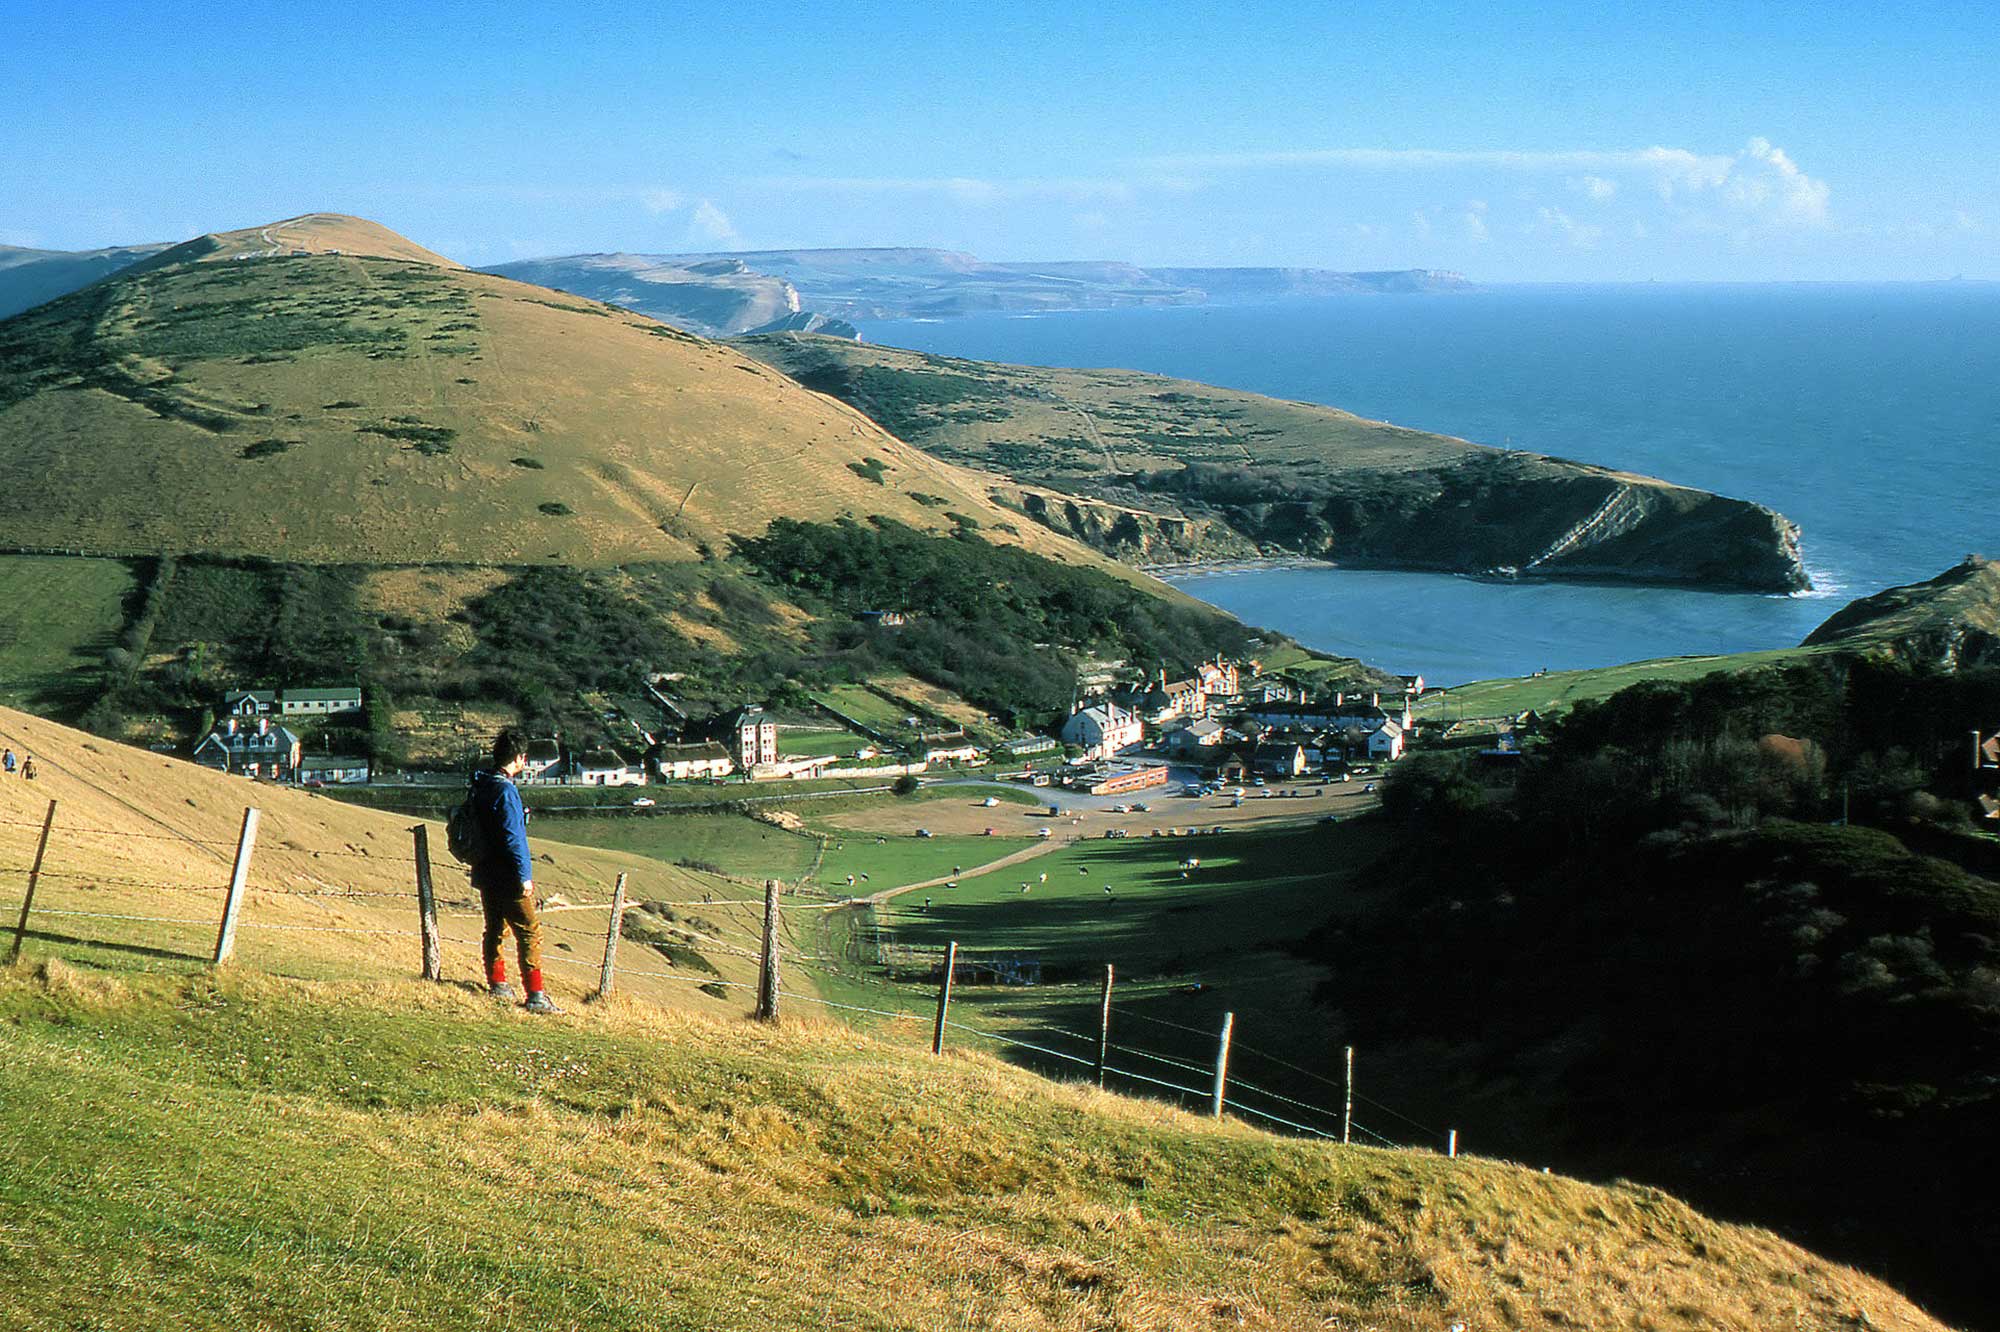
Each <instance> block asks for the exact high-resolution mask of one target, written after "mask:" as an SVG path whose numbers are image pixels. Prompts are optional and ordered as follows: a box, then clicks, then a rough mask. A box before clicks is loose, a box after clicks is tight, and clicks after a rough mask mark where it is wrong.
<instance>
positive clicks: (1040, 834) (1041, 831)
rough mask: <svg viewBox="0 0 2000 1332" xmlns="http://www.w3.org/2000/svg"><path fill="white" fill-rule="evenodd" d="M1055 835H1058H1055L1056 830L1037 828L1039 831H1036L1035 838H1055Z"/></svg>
mask: <svg viewBox="0 0 2000 1332" xmlns="http://www.w3.org/2000/svg"><path fill="white" fill-rule="evenodd" d="M1055 835H1056V834H1055V830H1054V829H1053V828H1037V829H1035V836H1037V837H1054V836H1055Z"/></svg>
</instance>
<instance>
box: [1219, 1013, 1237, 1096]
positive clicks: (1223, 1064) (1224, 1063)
mask: <svg viewBox="0 0 2000 1332" xmlns="http://www.w3.org/2000/svg"><path fill="white" fill-rule="evenodd" d="M1235 1027H1236V1014H1234V1013H1224V1014H1223V1015H1222V1040H1221V1042H1220V1043H1219V1044H1218V1045H1217V1046H1216V1047H1215V1111H1214V1113H1215V1117H1216V1118H1217V1119H1220V1118H1222V1097H1223V1093H1224V1092H1225V1091H1226V1090H1227V1089H1228V1086H1229V1034H1230V1032H1231V1031H1233V1030H1235Z"/></svg>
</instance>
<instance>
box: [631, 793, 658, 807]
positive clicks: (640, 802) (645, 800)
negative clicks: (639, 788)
mask: <svg viewBox="0 0 2000 1332" xmlns="http://www.w3.org/2000/svg"><path fill="white" fill-rule="evenodd" d="M657 803H658V802H657V801H655V800H654V799H653V797H651V796H633V797H632V808H634V809H651V808H652V807H653V806H654V805H655V804H657Z"/></svg>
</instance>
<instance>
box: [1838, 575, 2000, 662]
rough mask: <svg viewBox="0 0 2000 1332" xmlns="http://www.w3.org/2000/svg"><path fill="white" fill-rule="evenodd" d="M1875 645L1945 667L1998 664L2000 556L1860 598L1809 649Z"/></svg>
mask: <svg viewBox="0 0 2000 1332" xmlns="http://www.w3.org/2000/svg"><path fill="white" fill-rule="evenodd" d="M1822 645H1831V646H1839V647H1852V648H1857V649H1862V650H1870V649H1872V650H1874V651H1877V652H1881V653H1884V654H1887V655H1891V656H1898V657H1902V658H1904V659H1906V660H1909V661H1911V662H1913V663H1917V664H1920V665H1926V666H1937V667H1941V668H1943V669H1946V670H1961V669H1969V668H1971V667H1975V666H2000V561H1995V560H1988V559H1982V558H1980V557H1979V556H1976V555H1973V556H1968V557H1966V559H1965V560H1964V562H1962V563H1960V564H1956V565H1953V566H1952V567H1951V568H1949V569H1947V570H1945V571H1944V572H1943V573H1941V574H1939V575H1938V576H1937V577H1936V578H1932V579H1928V580H1926V581H1925V582H1921V583H1910V584H1907V585H1905V586H1903V587H1892V588H1889V589H1888V590H1886V591H1883V592H1877V593H1876V594H1875V595H1874V596H1872V597H1863V598H1861V599H1860V600H1859V601H1853V602H1849V603H1848V605H1847V606H1846V607H1845V608H1844V609H1842V610H1841V611H1839V612H1837V613H1836V614H1835V615H1833V616H1832V617H1831V618H1830V619H1828V620H1827V622H1826V623H1825V624H1822V625H1821V626H1820V627H1819V628H1817V629H1815V630H1813V631H1812V633H1810V634H1808V635H1807V636H1806V641H1805V646H1807V647H1818V646H1822Z"/></svg>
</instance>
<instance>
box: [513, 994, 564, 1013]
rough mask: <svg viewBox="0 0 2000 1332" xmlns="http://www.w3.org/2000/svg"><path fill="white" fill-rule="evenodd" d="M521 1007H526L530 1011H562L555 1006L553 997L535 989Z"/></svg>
mask: <svg viewBox="0 0 2000 1332" xmlns="http://www.w3.org/2000/svg"><path fill="white" fill-rule="evenodd" d="M522 1007H523V1008H525V1009H527V1010H528V1011H529V1012H530V1013H560V1012H562V1010H561V1009H560V1008H557V1007H556V1005H555V1001H554V1000H553V999H550V998H549V996H548V995H547V994H546V993H545V992H544V991H541V990H536V991H535V992H534V993H533V994H531V995H529V996H528V1002H527V1003H525V1004H523V1005H522Z"/></svg>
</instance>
